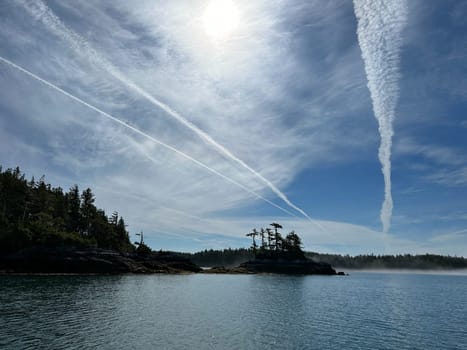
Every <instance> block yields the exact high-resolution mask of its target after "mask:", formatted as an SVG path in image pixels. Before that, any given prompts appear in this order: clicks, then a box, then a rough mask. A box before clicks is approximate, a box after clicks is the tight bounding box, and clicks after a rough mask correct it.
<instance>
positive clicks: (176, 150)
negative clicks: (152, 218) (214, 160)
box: [0, 56, 296, 217]
mask: <svg viewBox="0 0 467 350" xmlns="http://www.w3.org/2000/svg"><path fill="white" fill-rule="evenodd" d="M0 61H2V62H3V63H6V64H8V65H9V66H11V67H13V68H15V69H17V70H19V71H21V72H23V73H24V74H26V75H28V76H29V77H31V78H34V79H35V80H37V81H39V82H41V83H42V84H44V85H46V86H48V87H49V88H51V89H53V90H55V91H58V92H60V93H62V94H63V95H65V96H67V97H69V98H71V99H72V100H74V101H76V102H78V103H80V104H82V105H84V106H86V107H88V108H90V109H92V110H93V111H95V112H97V113H98V114H99V115H102V116H103V117H105V118H107V119H110V120H112V121H113V122H115V123H117V124H120V125H122V126H124V127H125V128H127V129H130V130H131V131H133V132H134V133H136V134H138V135H140V136H143V137H144V138H146V139H148V140H150V141H152V142H154V143H156V144H158V145H160V146H162V147H165V148H167V149H169V150H171V151H172V152H175V153H176V154H178V155H179V156H182V157H183V158H185V159H188V160H190V161H192V162H193V163H195V164H197V165H199V166H200V167H202V168H204V169H206V170H208V171H210V172H211V173H213V174H215V175H217V176H219V177H221V178H223V179H224V180H226V181H228V182H230V183H232V184H234V185H235V186H237V187H240V188H241V189H243V190H244V191H246V192H248V193H250V194H252V195H254V196H255V197H257V198H259V199H261V200H263V201H265V202H266V203H269V204H270V205H272V206H274V207H276V208H277V209H279V210H282V211H283V212H284V213H287V214H289V215H291V216H295V217H296V215H295V214H293V213H291V212H290V211H288V210H287V209H284V208H282V207H281V206H279V205H277V204H276V203H274V202H271V201H270V200H269V199H267V198H264V197H263V196H261V195H260V194H259V193H257V192H255V191H253V190H250V189H249V188H248V187H245V186H244V185H242V184H241V183H239V182H237V181H235V180H234V179H232V178H230V177H228V176H226V175H224V174H222V173H220V172H218V171H217V170H215V169H213V168H211V167H210V166H208V165H206V164H204V163H202V162H200V161H199V160H197V159H195V158H193V157H191V156H189V155H188V154H186V153H184V152H182V151H180V150H178V149H177V148H175V147H173V146H170V145H168V144H166V143H165V142H162V141H160V140H158V139H156V138H155V137H152V136H151V135H148V134H146V133H145V132H143V131H141V130H139V129H137V128H135V127H134V126H131V125H129V124H128V123H125V122H124V121H122V120H121V119H119V118H116V117H114V116H113V115H111V114H109V113H107V112H104V111H103V110H101V109H99V108H97V107H96V106H93V105H92V104H90V103H87V102H85V101H83V100H82V99H80V98H79V97H76V96H75V95H73V94H71V93H69V92H67V91H65V90H63V89H62V88H59V87H58V86H56V85H55V84H52V83H51V82H49V81H47V80H45V79H44V78H41V77H39V76H38V75H36V74H34V73H32V72H30V71H29V70H27V69H25V68H23V67H21V66H19V65H17V64H15V63H13V62H11V61H10V60H8V59H6V58H3V57H2V56H0Z"/></svg>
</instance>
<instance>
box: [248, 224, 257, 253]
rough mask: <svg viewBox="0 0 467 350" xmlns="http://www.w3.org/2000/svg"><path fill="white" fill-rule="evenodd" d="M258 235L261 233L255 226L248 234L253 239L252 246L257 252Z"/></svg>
mask: <svg viewBox="0 0 467 350" xmlns="http://www.w3.org/2000/svg"><path fill="white" fill-rule="evenodd" d="M258 235H259V233H258V231H257V230H256V229H255V228H254V229H253V230H252V231H251V232H250V233H247V234H246V236H247V237H251V238H252V239H253V244H252V248H253V251H254V252H256V250H257V248H258V245H257V244H256V239H255V237H256V236H258Z"/></svg>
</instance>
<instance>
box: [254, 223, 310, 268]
mask: <svg viewBox="0 0 467 350" xmlns="http://www.w3.org/2000/svg"><path fill="white" fill-rule="evenodd" d="M271 226H272V227H273V228H274V232H273V231H272V230H271V229H270V228H266V229H264V228H261V229H260V231H259V232H258V230H256V229H253V230H252V232H250V233H248V234H246V236H248V237H252V240H253V242H252V246H251V249H252V251H253V253H254V255H255V256H256V257H257V258H259V259H260V258H261V259H266V258H267V259H280V258H282V259H300V260H304V259H306V258H305V254H304V252H303V250H302V241H301V239H300V237H299V236H298V235H297V234H296V233H295V232H294V231H292V232H290V233H289V234H288V235H287V236H286V237H285V238H283V237H282V235H281V233H280V232H279V229H281V228H282V226H281V225H280V224H278V223H272V224H271ZM265 233H266V234H267V243H266V241H265ZM258 235H259V236H261V246H260V247H259V249H258V245H257V244H256V240H255V237H256V236H258Z"/></svg>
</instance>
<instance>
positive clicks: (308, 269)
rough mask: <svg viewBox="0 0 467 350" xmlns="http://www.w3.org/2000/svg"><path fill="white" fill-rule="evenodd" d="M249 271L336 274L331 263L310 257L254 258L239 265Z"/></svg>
mask: <svg viewBox="0 0 467 350" xmlns="http://www.w3.org/2000/svg"><path fill="white" fill-rule="evenodd" d="M240 268H244V269H246V270H248V271H251V272H267V273H280V274H288V275H336V274H337V273H336V271H335V270H334V269H333V268H332V267H331V265H329V264H326V263H322V262H315V261H313V260H310V259H298V260H286V259H256V260H252V261H247V262H245V263H243V264H241V265H240Z"/></svg>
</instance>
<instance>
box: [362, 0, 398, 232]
mask: <svg viewBox="0 0 467 350" xmlns="http://www.w3.org/2000/svg"><path fill="white" fill-rule="evenodd" d="M354 8H355V16H356V17H357V21H358V29H357V34H358V41H359V44H360V48H361V50H362V57H363V60H364V62H365V70H366V74H367V79H368V88H369V90H370V94H371V99H372V101H373V110H374V113H375V117H376V119H377V120H378V123H379V133H380V135H381V144H380V147H379V153H378V155H379V160H380V162H381V165H382V171H383V176H384V184H385V185H384V202H383V205H382V208H381V221H382V224H383V231H384V232H387V231H388V230H389V228H390V226H391V216H392V210H393V201H392V194H391V146H392V137H393V135H394V129H393V120H394V117H395V110H396V106H397V102H398V98H399V77H400V73H399V71H400V70H399V59H400V48H401V45H402V31H403V29H404V26H405V23H406V21H407V4H406V2H405V0H395V1H391V2H383V1H372V0H354Z"/></svg>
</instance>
